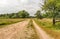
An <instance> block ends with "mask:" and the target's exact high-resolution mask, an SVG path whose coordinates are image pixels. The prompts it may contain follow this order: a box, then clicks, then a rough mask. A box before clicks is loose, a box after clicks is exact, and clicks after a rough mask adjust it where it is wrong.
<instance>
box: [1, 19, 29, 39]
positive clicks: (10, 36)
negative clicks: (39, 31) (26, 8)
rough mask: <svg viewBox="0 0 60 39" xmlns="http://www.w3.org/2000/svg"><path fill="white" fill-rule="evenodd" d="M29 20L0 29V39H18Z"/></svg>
mask: <svg viewBox="0 0 60 39" xmlns="http://www.w3.org/2000/svg"><path fill="white" fill-rule="evenodd" d="M28 23H29V20H25V21H22V22H19V23H15V24H11V25H8V26H7V27H5V28H1V29H0V39H20V34H21V33H20V32H21V31H23V29H24V27H25V26H26V25H28Z"/></svg>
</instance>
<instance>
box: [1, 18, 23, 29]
mask: <svg viewBox="0 0 60 39" xmlns="http://www.w3.org/2000/svg"><path fill="white" fill-rule="evenodd" d="M23 20H24V19H0V28H2V27H4V26H6V25H9V24H13V23H17V22H21V21H23Z"/></svg>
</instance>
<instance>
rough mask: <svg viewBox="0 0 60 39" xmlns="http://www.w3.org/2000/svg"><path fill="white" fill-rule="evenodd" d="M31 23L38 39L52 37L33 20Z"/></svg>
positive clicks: (50, 38)
mask: <svg viewBox="0 0 60 39" xmlns="http://www.w3.org/2000/svg"><path fill="white" fill-rule="evenodd" d="M33 25H34V27H35V29H36V32H37V34H38V36H39V38H40V39H53V38H52V37H50V36H49V35H48V34H47V33H46V32H45V31H44V30H43V29H41V28H40V27H39V26H38V25H37V24H36V23H35V21H34V20H33Z"/></svg>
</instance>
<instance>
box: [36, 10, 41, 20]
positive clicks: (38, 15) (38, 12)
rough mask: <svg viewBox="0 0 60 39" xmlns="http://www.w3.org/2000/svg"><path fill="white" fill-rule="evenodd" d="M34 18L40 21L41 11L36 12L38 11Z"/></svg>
mask: <svg viewBox="0 0 60 39" xmlns="http://www.w3.org/2000/svg"><path fill="white" fill-rule="evenodd" d="M35 16H36V17H37V18H40V19H42V14H41V11H40V10H38V11H37V12H36V14H35Z"/></svg>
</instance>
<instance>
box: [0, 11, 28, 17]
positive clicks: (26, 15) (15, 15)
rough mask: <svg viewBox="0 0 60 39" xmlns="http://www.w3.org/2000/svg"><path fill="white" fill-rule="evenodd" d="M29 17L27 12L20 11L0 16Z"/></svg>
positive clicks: (0, 15)
mask: <svg viewBox="0 0 60 39" xmlns="http://www.w3.org/2000/svg"><path fill="white" fill-rule="evenodd" d="M27 17H29V13H28V12H27V11H25V10H22V11H19V12H17V13H10V14H0V18H27Z"/></svg>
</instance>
